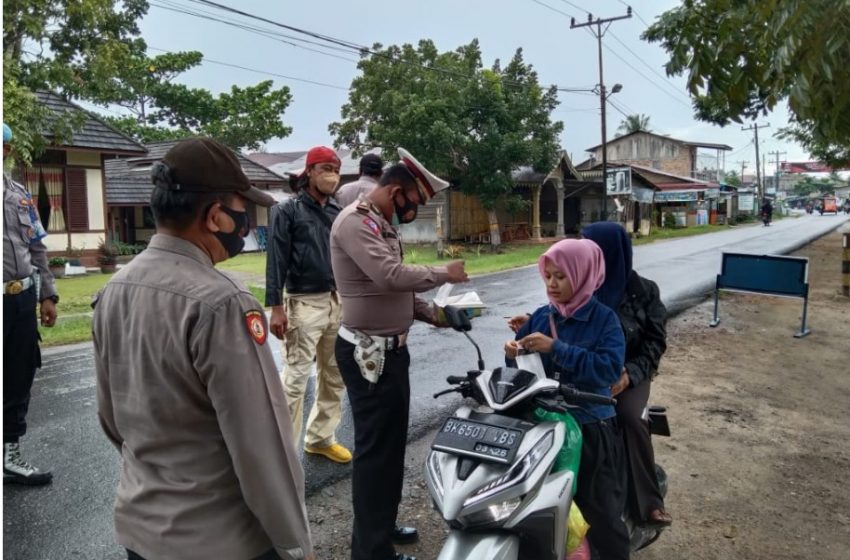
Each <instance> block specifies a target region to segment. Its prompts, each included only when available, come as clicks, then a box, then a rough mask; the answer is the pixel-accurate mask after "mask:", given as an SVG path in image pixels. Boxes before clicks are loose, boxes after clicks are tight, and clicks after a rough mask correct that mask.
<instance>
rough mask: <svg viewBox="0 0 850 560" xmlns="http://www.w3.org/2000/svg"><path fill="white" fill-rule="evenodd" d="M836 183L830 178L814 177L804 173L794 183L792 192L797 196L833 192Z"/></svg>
mask: <svg viewBox="0 0 850 560" xmlns="http://www.w3.org/2000/svg"><path fill="white" fill-rule="evenodd" d="M836 186H839V185H837V184H836V183H835V182H834V181H833V180H831V179H830V178H815V177H812V176H811V175H806V176H805V177H804V178H803V179H802V180H801V181H799V182H798V183H797V184H795V185H794V188H793V190H794V194H795V195H797V196H809V195H812V194H830V193H833V192H835V187H836Z"/></svg>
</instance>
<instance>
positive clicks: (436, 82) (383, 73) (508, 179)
mask: <svg viewBox="0 0 850 560" xmlns="http://www.w3.org/2000/svg"><path fill="white" fill-rule="evenodd" d="M373 51H375V52H376V54H374V55H371V56H364V58H362V59H361V60H360V62H359V64H358V68H359V69H360V71H361V74H360V76H358V77H356V78H355V79H354V81H353V82H352V84H351V90H350V93H349V99H348V102H347V103H346V104H344V105H343V107H342V111H341V112H342V119H343V120H342V121H340V122H334V123H332V124H331V125H330V127H329V130H330V131H331V133H332V134H334V135H335V136H336V140H335V145H336V146H337V147H339V146H342V145H347V146H350V147H352V148H354V149H355V151H356V152H358V153H359V152H360V151H363V148H368V147H371V146H382V147H383V148H384V149H385V150H387V152H389V153H392V151H394V150H395V149H396V147H398V146H404V147H405V148H406V149H408V150H410V151H411V152H412V153H413V154H415V155H416V157H417V158H418V159H420V158H421V159H420V160H421V161H422V162H423V164H424V165H426V166H427V167H428V168H429V169H431V170H432V171H434V172H435V173H437V174H440V175H443V176H445V177H448V178H449V179H450V180H451V181H452V182H453V183H455V184H457V185H459V186H460V187H461V189H462V190H463V192H464V193H466V194H468V195H471V196H476V197H478V199H479V200H480V201H481V204H482V205H483V206H484V208H485V209H486V210H487V212H488V214H489V221H490V239H491V243H492V244H493V245H494V246H497V245H499V244H500V237H499V224H498V219H497V217H496V205H497V203H500V202H501V203H503V204H505V205H506V206H507V207H508V208H509V209H512V210H518V209H520V208H522V207H523V204H524V203H523V201H522V199H521V197H519V196H518V195H517V194H515V193H514V192H513V179H512V172H513V171H514V170H516V169H517V168H519V167H521V166H529V167H532V168H533V169H534V170H536V171H540V172H548V171H550V170H551V169H552V167H553V165H554V163H555V160H556V157H557V153H558V150H559V145H558V135H559V134H560V132H561V131H562V130H563V124H562V123H560V122H552V120H551V113H552V111H553V110H554V109H555V107H556V106H557V104H558V101H557V92H556V90H555V88H550V89H548V90H544V89H543V88H542V87H541V86H540V85H539V83H538V80H537V73H536V72H535V71H534V70H533V69H532V67H531V65H529V64H526V63H525V61H524V60H523V58H522V50H521V49H520V50H517V51H516V53H515V54H514V56H513V58H512V59H511V61H510V63H508V65H507V66H506V67H505V68H504V69H503V68H502V67H501V65H500V63H499V61H496V62H495V64H494V65H493V66H492V67H491V68H489V69H488V68H484V67H483V64H482V61H481V50H480V48H479V45H478V41H477V40H474V41H472V42H471V43H470V44H468V45H463V46H461V47H459V48H457V49H456V50H454V51H450V52H444V53H440V52H438V51H437V48H436V47H435V46H434V43H433V42H431V41H430V40H422V41H420V42H419V44H418V46H416V47H414V46H413V45H409V44H405V45H403V46H400V47H399V46H390V47H387V48H386V49H384V48H383V47H382V46H381V45H375V46H374V48H373Z"/></svg>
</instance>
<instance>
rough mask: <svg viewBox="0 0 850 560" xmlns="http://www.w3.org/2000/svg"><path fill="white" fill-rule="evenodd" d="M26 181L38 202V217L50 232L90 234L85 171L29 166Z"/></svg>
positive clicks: (80, 169) (25, 176)
mask: <svg viewBox="0 0 850 560" xmlns="http://www.w3.org/2000/svg"><path fill="white" fill-rule="evenodd" d="M23 179H24V184H25V186H26V187H27V189H29V191H30V192H31V193H32V195H33V198H34V199H35V200H36V204H37V206H38V214H39V216H40V217H41V221H42V223H43V224H44V226H45V228H46V229H47V231H48V232H65V231H72V232H74V231H88V229H89V209H88V192H87V188H86V170H85V169H82V168H65V167H53V166H37V167H30V168H28V169H26V170H25V171H24V177H23ZM66 211H67V214H66Z"/></svg>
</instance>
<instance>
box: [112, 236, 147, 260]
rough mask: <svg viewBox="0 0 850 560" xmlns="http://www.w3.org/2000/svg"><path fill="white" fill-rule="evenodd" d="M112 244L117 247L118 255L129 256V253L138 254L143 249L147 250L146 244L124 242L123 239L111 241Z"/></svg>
mask: <svg viewBox="0 0 850 560" xmlns="http://www.w3.org/2000/svg"><path fill="white" fill-rule="evenodd" d="M110 244H111V245H112V247H113V248H114V249H115V253H116V255H118V256H122V257H123V256H128V255H138V254H139V253H141V252H142V251H144V250H145V246H144V245H133V244H131V243H124V242H122V241H117V240H115V241H111V242H110Z"/></svg>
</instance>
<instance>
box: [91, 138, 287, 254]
mask: <svg viewBox="0 0 850 560" xmlns="http://www.w3.org/2000/svg"><path fill="white" fill-rule="evenodd" d="M177 142H178V141H177V140H173V141H168V142H153V143H149V144H146V145H145V146H144V148H145V149H146V153H144V154H143V155H137V156H135V157H130V158H121V159H118V158H116V159H110V160H107V161H106V164H105V171H106V205H107V212H106V214H107V218H106V228H107V230H108V234H109V237H110V239H114V240H118V241H121V242H124V243H129V244H139V243H147V241H148V240H149V239H150V238H151V236H153V234H154V227H155V226H154V220H153V214H152V212H151V209H150V199H151V192H152V191H153V184H152V183H151V167H152V166H153V164H154V162H157V161H159V160H161V159H162V158H163V157H164V156H165V154H166V152H168V150H170V149H171V148H172V147H173V146H174V145H175V144H176V143H177ZM234 154H235V155H236V158H237V159H238V160H239V163H240V165H241V166H242V171H244V172H245V175H246V176H247V177H248V180H249V181H251V184H252V185H254V186H255V187H257V188H260V189H263V190H266V191H268V192H269V194H271V195H272V196H273V197H274V198H276V199H278V200H281V199H283V198H286V197H288V196H289V195H290V192H291V191H290V190H289V185H288V181H287V179H285V178H284V177H281V176H280V175H277V174H275V173H272V172H271V171H269V170H268V169H267V168H265V167H263V166H262V165H260V164H258V163H256V162H254V161H252V160H250V159H248V158H247V157H245V156H243V155H242V154H240V153H238V152H234ZM248 216H249V218H250V220H251V230H252V231H251V235H249V236H248V238H247V239H246V245H245V250H246V251H251V250H257V249H262V248H264V247H265V242H266V238H265V234H266V232H267V231H266V228H267V226H268V212H267V210H266V209H265V208H261V207H258V206H257V205H255V204H254V203H250V202H249V203H248Z"/></svg>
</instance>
